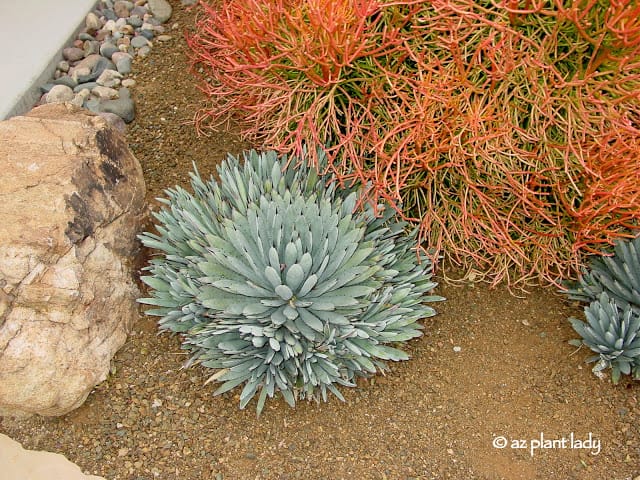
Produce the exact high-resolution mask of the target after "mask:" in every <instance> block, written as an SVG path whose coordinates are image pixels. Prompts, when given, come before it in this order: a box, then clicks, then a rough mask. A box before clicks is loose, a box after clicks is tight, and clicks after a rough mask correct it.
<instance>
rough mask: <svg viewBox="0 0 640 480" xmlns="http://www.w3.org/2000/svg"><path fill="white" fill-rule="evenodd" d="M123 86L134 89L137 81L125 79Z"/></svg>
mask: <svg viewBox="0 0 640 480" xmlns="http://www.w3.org/2000/svg"><path fill="white" fill-rule="evenodd" d="M121 85H122V86H123V87H127V88H133V87H135V86H136V81H135V80H134V79H133V78H125V79H124V80H122V83H121Z"/></svg>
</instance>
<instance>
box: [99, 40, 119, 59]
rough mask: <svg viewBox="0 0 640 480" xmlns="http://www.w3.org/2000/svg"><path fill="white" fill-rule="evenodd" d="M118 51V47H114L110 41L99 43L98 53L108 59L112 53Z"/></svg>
mask: <svg viewBox="0 0 640 480" xmlns="http://www.w3.org/2000/svg"><path fill="white" fill-rule="evenodd" d="M119 51H120V50H118V47H116V46H115V45H114V44H113V43H111V42H104V43H103V44H102V45H100V55H102V56H103V57H106V58H109V59H110V58H111V57H112V56H113V54H114V53H116V52H119Z"/></svg>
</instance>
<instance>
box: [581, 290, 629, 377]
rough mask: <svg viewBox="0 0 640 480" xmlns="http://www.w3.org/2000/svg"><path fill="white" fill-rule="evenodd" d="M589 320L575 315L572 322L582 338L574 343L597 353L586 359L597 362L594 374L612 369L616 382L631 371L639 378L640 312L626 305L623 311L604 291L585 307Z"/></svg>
mask: <svg viewBox="0 0 640 480" xmlns="http://www.w3.org/2000/svg"><path fill="white" fill-rule="evenodd" d="M584 311H585V315H586V317H587V323H584V322H582V321H581V320H578V319H576V318H571V319H569V321H570V322H571V325H572V326H573V328H574V329H575V331H576V332H578V333H579V334H580V336H581V337H582V340H574V341H572V342H571V343H572V344H573V345H576V346H580V345H583V344H584V345H586V346H587V347H589V348H590V349H591V350H593V351H594V352H596V353H597V355H595V356H592V357H590V358H588V359H587V362H596V361H597V363H596V365H595V366H594V368H593V371H594V372H595V373H597V372H599V371H601V370H604V369H605V368H611V376H612V380H613V382H614V383H618V381H619V380H620V375H621V374H625V375H629V374H632V375H633V376H634V378H636V379H640V314H639V313H637V312H634V311H633V309H632V308H631V307H630V306H629V305H627V307H625V308H624V310H622V311H621V310H620V309H619V307H618V305H617V303H616V301H615V300H613V299H610V298H609V296H608V295H607V294H606V292H602V293H601V294H600V296H599V297H598V299H597V300H596V301H594V302H591V304H590V305H589V306H588V307H585V310H584Z"/></svg>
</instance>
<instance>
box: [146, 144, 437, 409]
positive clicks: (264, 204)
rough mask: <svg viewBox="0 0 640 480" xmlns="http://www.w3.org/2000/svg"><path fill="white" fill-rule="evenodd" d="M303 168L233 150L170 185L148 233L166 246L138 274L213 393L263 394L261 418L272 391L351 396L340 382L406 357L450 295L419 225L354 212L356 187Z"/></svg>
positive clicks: (243, 400)
mask: <svg viewBox="0 0 640 480" xmlns="http://www.w3.org/2000/svg"><path fill="white" fill-rule="evenodd" d="M319 156H320V157H321V162H322V158H323V156H322V153H321V152H319ZM304 164H305V159H304V158H289V159H287V158H286V157H279V156H278V154H276V153H275V152H265V153H257V152H255V151H251V152H248V153H246V154H245V156H244V163H243V164H242V165H241V164H240V162H239V161H238V160H237V159H235V158H234V157H232V156H229V158H228V159H227V160H226V161H224V162H223V163H222V164H221V166H220V167H219V169H218V173H219V177H220V180H219V181H215V180H214V179H210V180H209V181H208V182H206V183H205V182H204V181H203V180H202V179H201V177H200V175H199V174H198V172H197V170H196V172H195V173H193V174H192V175H191V185H192V188H193V194H192V193H189V192H187V191H186V190H184V189H183V188H180V187H176V188H175V189H171V190H168V191H167V192H166V193H167V197H168V198H167V199H162V200H161V201H162V202H163V203H164V204H165V205H166V207H165V208H163V209H162V210H161V211H159V212H157V213H155V214H154V215H155V218H156V219H157V220H158V222H159V223H158V225H157V226H156V228H157V233H144V234H143V235H141V236H140V238H141V240H142V242H143V243H144V245H146V246H147V247H151V248H153V249H157V250H159V251H160V252H161V254H160V255H158V256H156V257H155V258H153V259H152V260H151V261H150V265H149V266H148V267H146V268H145V270H146V271H147V272H148V273H149V275H147V276H144V277H143V278H142V279H143V281H144V282H145V283H146V284H147V285H148V286H149V287H150V289H149V290H150V297H149V298H142V299H140V300H139V301H140V302H141V303H145V304H149V305H153V306H154V307H155V308H152V309H149V310H147V311H146V313H147V314H149V315H156V316H160V317H162V318H161V319H160V321H159V324H160V328H161V329H163V330H169V331H172V332H179V333H180V334H182V336H183V348H185V349H187V350H189V351H190V352H191V355H192V356H191V358H190V360H189V362H188V365H191V364H193V363H200V364H202V365H203V366H205V367H209V368H212V369H216V370H217V371H216V373H215V374H214V375H212V376H211V378H210V379H209V380H215V381H218V382H221V385H220V387H219V388H218V389H217V390H216V392H214V393H215V394H221V393H224V392H227V391H229V390H231V389H233V388H235V387H238V386H241V385H243V387H242V392H241V394H240V408H244V407H245V406H246V405H247V404H248V403H249V401H250V400H251V399H252V398H253V397H254V396H255V395H256V394H257V395H258V402H257V411H258V413H260V412H261V410H262V408H263V406H264V403H265V400H266V398H267V397H270V398H272V397H274V395H276V394H277V392H280V394H281V395H282V397H283V398H284V399H285V401H286V402H287V403H289V404H290V405H291V406H294V405H295V401H296V399H299V398H314V399H316V400H318V399H320V398H322V399H323V400H325V401H326V398H327V391H330V392H332V393H333V394H334V395H336V396H337V397H338V398H340V399H342V400H344V399H343V397H342V395H341V393H340V391H339V390H338V389H337V388H336V387H337V386H338V385H344V386H354V385H355V383H354V380H355V378H356V377H358V376H370V375H373V374H375V373H376V372H377V371H383V370H385V368H386V367H385V361H387V360H392V361H398V360H406V359H407V358H408V355H407V354H406V353H405V352H404V351H402V350H400V349H399V348H397V345H396V346H394V345H395V344H397V343H399V342H405V341H407V340H409V339H412V338H414V337H418V336H419V335H421V328H422V327H421V325H420V324H419V323H418V321H419V320H421V319H423V318H426V317H430V316H432V315H434V314H435V311H434V310H433V308H432V307H430V306H428V305H426V302H433V301H438V300H442V298H441V297H439V296H435V295H431V293H430V292H431V291H432V290H433V289H434V287H435V286H436V283H434V282H433V281H432V275H431V270H432V264H431V262H430V260H429V258H427V257H426V256H424V255H421V254H420V255H418V254H417V253H416V251H415V249H414V248H413V247H414V246H415V231H412V232H411V233H409V234H406V232H405V230H406V228H405V227H406V225H405V224H404V223H403V222H400V221H398V220H397V219H396V216H395V214H394V212H393V211H392V210H391V209H384V207H383V206H379V207H380V208H379V211H378V212H377V215H376V214H374V210H373V208H371V207H365V208H360V209H356V208H355V207H356V205H357V204H358V202H359V201H360V200H361V198H360V197H359V191H358V190H357V189H355V188H353V189H341V188H338V187H337V186H336V185H335V184H333V183H330V182H328V179H327V178H325V177H324V176H322V175H320V174H319V173H318V171H317V170H316V169H314V168H310V167H306V166H305V165H304ZM294 165H298V167H295V168H294ZM376 210H378V209H376ZM419 257H420V258H419Z"/></svg>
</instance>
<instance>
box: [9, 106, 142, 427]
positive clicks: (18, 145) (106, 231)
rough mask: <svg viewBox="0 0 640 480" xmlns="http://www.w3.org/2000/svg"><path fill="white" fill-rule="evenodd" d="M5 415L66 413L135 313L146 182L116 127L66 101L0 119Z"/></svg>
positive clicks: (96, 376)
mask: <svg viewBox="0 0 640 480" xmlns="http://www.w3.org/2000/svg"><path fill="white" fill-rule="evenodd" d="M0 168H2V178H3V181H2V182H0V224H1V225H2V227H1V228H0V415H22V414H33V413H38V414H41V415H62V414H64V413H67V412H69V411H70V410H73V409H74V408H76V407H78V406H80V405H81V404H82V403H83V402H84V401H85V399H86V397H87V395H88V394H89V393H90V391H91V389H92V388H93V387H95V385H96V384H98V383H100V382H101V381H103V380H104V379H105V378H106V377H107V374H108V372H109V369H110V362H111V359H112V357H113V355H114V354H115V352H116V351H117V350H118V349H119V348H120V347H121V346H122V345H123V344H124V342H125V340H126V338H127V333H128V332H129V330H130V328H131V326H132V323H133V322H134V321H135V319H136V318H137V313H138V308H137V305H136V302H135V300H136V298H137V296H138V288H137V284H136V281H135V276H134V271H135V269H136V267H137V266H136V265H135V259H136V258H137V257H138V258H139V255H138V250H137V249H138V248H139V246H138V242H137V240H136V234H137V233H138V231H139V229H140V225H141V221H142V217H143V215H144V214H143V210H144V195H145V185H144V179H143V177H142V170H141V168H140V165H139V163H138V161H137V160H136V159H135V157H134V156H133V155H132V153H131V152H130V151H129V149H128V148H127V145H126V143H125V141H124V139H123V138H122V137H121V135H120V134H119V133H118V132H117V131H115V130H113V129H112V128H111V127H110V126H109V125H108V123H107V122H106V121H105V120H104V119H103V118H101V117H99V116H94V115H93V114H91V113H89V112H87V111H86V110H82V109H79V108H77V107H73V106H72V105H69V104H53V105H43V106H42V107H38V108H35V109H34V110H32V111H31V112H30V113H29V114H27V115H26V116H22V117H13V118H11V119H9V120H6V121H4V122H0Z"/></svg>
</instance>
